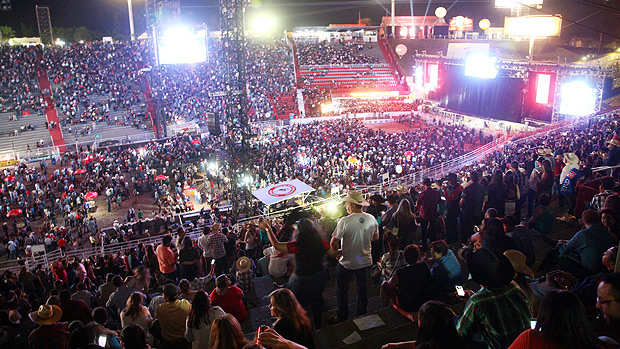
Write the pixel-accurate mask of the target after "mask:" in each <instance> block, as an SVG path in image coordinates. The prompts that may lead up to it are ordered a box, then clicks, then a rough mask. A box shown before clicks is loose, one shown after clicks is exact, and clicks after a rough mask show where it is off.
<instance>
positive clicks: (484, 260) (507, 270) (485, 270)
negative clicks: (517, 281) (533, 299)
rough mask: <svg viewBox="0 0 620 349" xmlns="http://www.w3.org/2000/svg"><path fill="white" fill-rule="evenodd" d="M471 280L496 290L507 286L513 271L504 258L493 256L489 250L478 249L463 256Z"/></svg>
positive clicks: (512, 276) (502, 256)
mask: <svg viewBox="0 0 620 349" xmlns="http://www.w3.org/2000/svg"><path fill="white" fill-rule="evenodd" d="M465 258H466V259H467V265H468V266H469V272H470V273H471V278H472V279H473V280H474V281H475V282H477V283H479V284H480V285H482V286H485V287H489V288H497V287H503V286H506V285H508V284H509V283H510V282H511V281H512V279H513V278H514V275H515V270H514V268H513V267H512V264H510V261H509V260H508V258H506V256H504V255H502V254H500V255H495V254H494V253H493V252H491V250H489V249H486V248H480V249H478V250H476V252H471V253H467V254H466V255H465Z"/></svg>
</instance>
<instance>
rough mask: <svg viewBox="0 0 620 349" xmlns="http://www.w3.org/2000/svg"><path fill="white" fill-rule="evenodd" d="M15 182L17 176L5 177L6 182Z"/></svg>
mask: <svg viewBox="0 0 620 349" xmlns="http://www.w3.org/2000/svg"><path fill="white" fill-rule="evenodd" d="M14 180H15V176H8V177H4V181H5V182H13V181H14Z"/></svg>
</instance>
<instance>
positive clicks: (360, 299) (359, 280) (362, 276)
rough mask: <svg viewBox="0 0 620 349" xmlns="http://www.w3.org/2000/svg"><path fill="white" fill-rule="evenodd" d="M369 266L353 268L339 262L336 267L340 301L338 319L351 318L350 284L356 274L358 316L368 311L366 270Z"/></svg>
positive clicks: (337, 295)
mask: <svg viewBox="0 0 620 349" xmlns="http://www.w3.org/2000/svg"><path fill="white" fill-rule="evenodd" d="M367 270H368V267H364V268H360V269H356V270H351V269H347V268H345V267H343V266H342V264H340V263H338V266H337V267H336V302H337V303H338V312H337V316H338V320H339V321H345V320H347V319H348V318H349V284H350V283H351V279H352V278H353V277H354V276H355V296H356V311H357V314H356V315H357V316H360V315H364V314H366V312H367V309H366V308H367V306H368V294H367V293H368V292H367V290H366V272H367Z"/></svg>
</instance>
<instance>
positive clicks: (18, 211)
mask: <svg viewBox="0 0 620 349" xmlns="http://www.w3.org/2000/svg"><path fill="white" fill-rule="evenodd" d="M20 214H22V210H21V209H19V208H14V209H12V210H10V211H9V213H7V214H6V216H7V217H17V216H19V215H20Z"/></svg>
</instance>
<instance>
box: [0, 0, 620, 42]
mask: <svg viewBox="0 0 620 349" xmlns="http://www.w3.org/2000/svg"><path fill="white" fill-rule="evenodd" d="M412 1H413V13H414V15H423V14H424V13H425V11H426V9H427V6H428V3H427V2H423V0H412ZM334 2H335V3H337V4H334ZM133 3H134V20H135V23H136V33H138V34H139V33H141V32H143V31H144V28H145V21H144V0H133ZM252 3H253V4H261V6H253V7H250V8H249V9H248V10H247V12H246V17H247V18H248V19H249V18H251V17H252V16H253V15H255V14H256V13H257V12H261V13H263V14H268V15H270V16H273V17H276V18H277V21H278V26H279V28H281V29H284V28H287V29H290V28H293V27H295V26H311V25H327V24H330V23H355V22H357V17H358V11H360V12H361V15H362V17H370V18H371V19H372V20H373V22H374V23H379V22H380V20H381V16H383V15H385V13H386V9H389V7H390V5H389V0H377V1H374V3H375V4H374V5H368V3H369V2H368V1H367V0H364V1H357V0H351V1H346V0H344V1H343V0H334V1H329V0H253V1H252ZM311 3H314V4H316V3H322V4H321V5H319V6H308V4H311ZM326 3H329V4H330V5H325V4H326ZM37 4H38V5H40V6H49V8H50V14H51V20H52V26H58V27H75V26H86V27H88V28H90V29H92V30H96V31H99V32H102V33H103V34H111V33H112V32H114V31H120V32H122V33H128V32H129V24H128V19H127V2H126V0H38V1H37V0H12V6H13V11H10V12H0V25H9V26H11V27H13V28H14V29H16V30H17V32H18V34H20V31H19V29H20V23H24V24H25V25H26V26H30V27H32V28H36V16H35V5H37ZM218 4H219V1H218V0H181V6H183V8H182V16H183V18H184V20H185V21H188V22H194V23H202V22H204V23H206V24H207V26H208V27H210V28H218V27H219V22H218V18H217V13H218V12H217V6H218ZM276 4H286V5H287V6H274V5H276ZM295 4H299V6H291V5H295ZM380 4H383V5H380ZM192 6H194V7H192ZM198 6H204V7H198ZM438 6H444V7H446V8H448V9H449V11H448V15H447V16H446V17H447V18H451V17H454V16H457V15H463V16H468V17H471V18H473V19H474V23H477V22H478V21H479V20H480V19H482V18H488V19H490V20H491V23H492V25H499V26H501V25H502V24H503V18H504V16H508V15H509V11H508V10H502V9H495V8H494V0H463V1H437V2H435V1H433V2H432V3H431V4H430V6H429V9H428V14H429V15H432V14H433V13H434V10H435V8H436V7H438ZM450 6H452V7H450ZM603 6H606V7H607V8H606V10H605V11H603V13H604V15H603V18H602V25H601V13H598V14H594V13H596V12H598V11H599V8H600V7H603ZM542 10H543V11H545V12H546V13H559V14H562V15H563V17H564V18H565V20H564V22H563V26H567V25H569V24H570V22H569V21H568V20H573V21H577V20H580V19H582V18H584V17H586V16H588V15H592V14H594V15H593V16H591V17H589V18H587V19H585V20H583V21H582V22H580V23H581V24H584V25H587V26H589V27H592V28H596V29H599V28H602V30H603V31H605V32H608V33H611V34H614V35H616V36H618V37H620V0H609V1H604V0H545V2H544V5H543V8H542ZM396 14H397V15H411V5H410V4H409V1H407V0H397V6H396ZM532 14H545V13H542V12H538V11H533V12H532ZM573 35H583V36H590V37H595V38H598V36H599V33H598V32H597V31H594V30H588V29H586V28H583V27H581V26H578V25H569V26H568V27H566V28H564V29H563V37H564V38H568V37H570V36H573ZM613 39H615V38H614V37H612V36H604V40H606V41H607V40H613Z"/></svg>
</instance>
